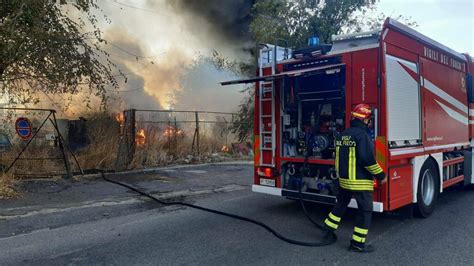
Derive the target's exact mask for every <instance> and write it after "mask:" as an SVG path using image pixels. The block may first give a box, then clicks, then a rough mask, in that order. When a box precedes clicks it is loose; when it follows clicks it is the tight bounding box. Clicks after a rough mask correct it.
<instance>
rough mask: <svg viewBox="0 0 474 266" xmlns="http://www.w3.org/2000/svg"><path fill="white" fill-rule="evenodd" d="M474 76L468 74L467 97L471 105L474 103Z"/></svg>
mask: <svg viewBox="0 0 474 266" xmlns="http://www.w3.org/2000/svg"><path fill="white" fill-rule="evenodd" d="M472 89H473V85H472V74H466V90H467V97H468V100H469V102H470V103H474V92H473V91H472Z"/></svg>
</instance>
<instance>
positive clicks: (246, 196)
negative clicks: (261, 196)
mask: <svg viewBox="0 0 474 266" xmlns="http://www.w3.org/2000/svg"><path fill="white" fill-rule="evenodd" d="M250 196H255V194H254V193H252V194H247V195H243V196H238V197H235V198H230V199H225V200H224V202H226V201H233V200H238V199H243V198H248V197H250Z"/></svg>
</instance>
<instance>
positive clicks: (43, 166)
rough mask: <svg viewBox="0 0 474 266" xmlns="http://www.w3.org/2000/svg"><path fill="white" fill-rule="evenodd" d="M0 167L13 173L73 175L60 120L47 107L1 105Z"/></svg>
mask: <svg viewBox="0 0 474 266" xmlns="http://www.w3.org/2000/svg"><path fill="white" fill-rule="evenodd" d="M0 122H1V126H0V168H2V171H3V172H7V173H13V174H14V175H16V176H26V177H45V176H57V175H62V176H67V177H71V176H72V169H71V164H70V160H69V156H70V152H69V151H68V150H67V148H68V147H67V146H66V145H64V139H63V138H62V135H61V131H60V121H58V120H57V119H56V112H55V111H54V110H49V109H34V108H6V107H2V108H0Z"/></svg>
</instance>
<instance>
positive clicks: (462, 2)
mask: <svg viewBox="0 0 474 266" xmlns="http://www.w3.org/2000/svg"><path fill="white" fill-rule="evenodd" d="M193 1H194V0H101V1H98V3H99V5H100V7H101V9H102V10H101V11H98V12H99V13H98V17H99V18H100V17H101V16H103V14H105V15H106V16H107V17H108V18H109V19H110V21H111V23H106V22H105V20H103V19H99V23H100V28H101V29H102V31H103V37H104V38H105V39H106V40H107V41H108V42H109V44H108V45H106V46H105V47H104V49H105V50H107V51H108V52H109V53H110V54H111V59H112V60H113V61H114V62H115V63H116V64H117V66H118V67H119V68H120V69H121V70H122V71H123V72H125V73H128V74H127V78H128V82H127V83H124V82H122V83H121V84H120V90H121V91H123V92H120V93H119V94H118V95H117V97H116V98H118V99H119V101H120V107H118V108H121V109H125V108H147V109H169V108H174V109H176V110H182V109H186V110H207V111H226V112H233V111H237V109H238V105H239V104H240V103H241V101H242V99H243V97H244V96H245V94H243V93H241V90H242V89H244V87H243V86H227V87H222V86H220V85H219V82H221V81H225V80H232V79H236V78H238V77H236V76H235V75H233V74H232V73H230V72H225V71H220V70H218V69H216V68H214V67H213V66H212V65H209V64H207V63H206V62H205V61H198V62H196V58H198V57H199V55H209V54H211V53H212V50H213V49H215V50H217V51H219V52H220V53H221V54H222V55H224V56H226V57H229V58H232V59H242V60H244V59H249V56H250V54H249V53H248V51H246V50H245V46H246V45H248V43H243V42H241V43H239V40H240V39H243V38H241V37H239V33H240V34H241V31H242V29H243V28H245V27H242V25H240V24H239V22H240V23H241V22H242V21H245V20H247V21H248V17H242V15H239V14H240V13H239V8H243V10H244V11H247V13H248V10H249V8H250V7H249V6H248V3H249V2H251V1H249V0H200V2H201V3H203V4H202V5H200V4H198V5H196V2H193ZM195 1H198V0H195ZM246 5H247V6H246ZM380 12H383V13H384V14H385V15H387V16H392V17H396V16H398V15H403V16H405V17H410V18H411V20H413V21H415V22H417V24H418V27H417V28H415V29H416V30H417V31H419V32H421V33H422V34H424V35H426V36H428V37H430V38H432V39H434V40H436V41H438V42H440V43H442V44H444V45H446V46H448V47H449V48H452V49H454V50H456V51H458V52H461V53H463V52H468V53H469V54H471V55H473V56H474V40H473V39H474V33H473V31H474V0H450V1H447V0H380V2H379V3H378V4H377V8H376V10H375V11H374V14H378V13H380ZM241 13H245V12H241ZM101 14H102V15H101ZM219 16H220V17H219ZM218 22H221V23H218ZM226 23H227V24H226ZM242 36H247V37H248V35H245V33H244V35H242ZM252 45H253V44H252ZM247 47H248V46H247ZM133 55H139V56H140V57H135V56H133ZM120 99H122V100H120ZM116 105H117V106H118V105H119V104H116Z"/></svg>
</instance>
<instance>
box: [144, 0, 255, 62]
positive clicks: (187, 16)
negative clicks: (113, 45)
mask: <svg viewBox="0 0 474 266" xmlns="http://www.w3.org/2000/svg"><path fill="white" fill-rule="evenodd" d="M152 2H154V1H150V0H148V3H152ZM254 2H255V1H254V0H207V1H205V4H203V2H202V1H195V0H166V3H167V4H168V6H170V7H171V8H172V10H173V11H174V12H175V13H176V14H178V15H179V16H181V17H183V18H184V20H185V26H186V27H187V31H188V32H190V33H192V34H194V35H195V36H196V37H197V38H198V39H199V40H200V41H202V42H205V43H208V44H209V46H210V47H215V48H216V49H217V50H219V51H220V52H222V53H224V54H228V55H230V56H232V55H234V56H236V57H237V59H241V60H242V61H244V60H248V59H249V58H248V56H249V51H251V49H252V48H253V46H254V44H253V42H252V38H251V35H250V33H249V25H250V22H251V17H250V11H251V8H252V6H253V4H254ZM151 5H153V4H151Z"/></svg>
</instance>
